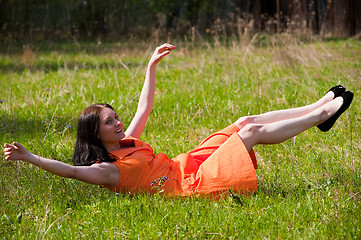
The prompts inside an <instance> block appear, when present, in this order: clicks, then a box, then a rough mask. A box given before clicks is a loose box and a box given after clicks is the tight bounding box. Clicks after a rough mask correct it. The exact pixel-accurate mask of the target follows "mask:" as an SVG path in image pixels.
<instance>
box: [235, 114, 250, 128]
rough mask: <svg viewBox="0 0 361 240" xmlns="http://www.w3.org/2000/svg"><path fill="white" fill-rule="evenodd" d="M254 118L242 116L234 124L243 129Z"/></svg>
mask: <svg viewBox="0 0 361 240" xmlns="http://www.w3.org/2000/svg"><path fill="white" fill-rule="evenodd" d="M253 118H254V117H253V116H244V117H240V118H239V119H238V120H237V121H236V122H235V123H234V124H235V125H236V126H237V127H238V128H239V129H242V128H244V126H246V125H248V124H250V123H252V121H253Z"/></svg>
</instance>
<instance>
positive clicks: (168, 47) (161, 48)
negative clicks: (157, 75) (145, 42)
mask: <svg viewBox="0 0 361 240" xmlns="http://www.w3.org/2000/svg"><path fill="white" fill-rule="evenodd" d="M174 48H175V46H173V45H172V44H169V43H164V44H163V45H161V46H159V47H158V51H159V52H160V53H163V52H164V51H166V50H169V51H170V50H173V49H174Z"/></svg>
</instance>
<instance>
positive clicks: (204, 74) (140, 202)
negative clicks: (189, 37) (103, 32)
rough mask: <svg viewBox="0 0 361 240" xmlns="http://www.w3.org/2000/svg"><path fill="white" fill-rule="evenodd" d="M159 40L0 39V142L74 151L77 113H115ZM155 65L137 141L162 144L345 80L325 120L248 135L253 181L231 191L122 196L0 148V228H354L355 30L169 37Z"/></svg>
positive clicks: (212, 232)
mask: <svg viewBox="0 0 361 240" xmlns="http://www.w3.org/2000/svg"><path fill="white" fill-rule="evenodd" d="M156 44H157V43H149V42H148V43H147V42H137V43H126V42H119V43H102V44H101V45H97V44H92V43H81V42H80V43H76V44H67V43H52V44H50V45H38V46H28V47H26V48H16V47H11V48H10V47H9V48H3V52H2V54H1V55H0V72H1V73H0V74H1V75H0V84H1V88H0V100H1V102H2V103H1V104H0V116H1V118H0V127H1V129H0V142H1V143H2V144H3V143H5V142H12V141H18V142H20V143H22V144H23V145H25V146H26V147H27V148H28V149H29V150H30V151H33V152H35V153H37V154H39V155H42V156H45V157H49V158H54V159H59V160H61V161H64V162H66V163H70V162H71V154H72V148H73V145H74V139H75V134H76V119H77V116H78V115H79V113H80V111H81V110H82V109H83V108H84V107H86V106H87V105H89V104H92V103H96V102H107V103H110V104H112V105H113V106H114V107H115V109H116V110H117V111H118V113H119V115H120V116H121V118H122V120H123V121H124V123H125V125H127V124H129V122H130V121H131V119H132V117H133V114H134V112H135V110H136V107H137V99H138V97H139V94H140V90H141V87H142V83H143V78H144V73H145V69H146V64H147V61H148V58H149V57H150V54H151V52H152V51H153V49H154V47H155V46H156ZM175 45H176V47H177V48H176V50H175V51H174V52H172V53H171V55H170V56H168V57H167V58H166V59H163V60H162V62H161V63H160V64H159V66H158V68H157V71H158V72H157V79H158V82H157V90H156V96H155V105H154V109H153V112H152V114H151V117H150V119H149V121H148V123H147V126H146V129H145V131H144V133H143V135H142V140H144V141H145V142H147V143H149V144H150V145H151V146H153V148H154V150H155V152H156V153H159V152H164V153H166V154H167V155H168V156H169V157H175V156H176V155H177V154H179V153H182V152H186V151H189V150H190V149H192V148H194V147H195V146H196V145H197V144H198V143H199V142H200V141H201V140H202V139H203V138H205V137H206V136H207V135H209V134H210V133H212V132H214V131H216V130H218V129H220V128H223V127H225V126H227V125H228V124H230V123H232V122H233V121H235V120H236V119H237V118H238V117H240V116H244V115H250V114H258V113H262V112H266V111H270V110H277V109H283V108H290V107H299V106H303V105H305V104H309V103H312V102H314V101H316V100H317V99H318V98H320V97H321V96H323V95H324V94H325V92H326V91H327V90H328V89H329V88H330V87H331V86H334V85H336V84H344V85H345V86H346V87H347V88H348V89H350V90H352V91H354V93H355V99H354V102H353V104H352V105H351V107H350V109H349V110H348V111H347V112H346V113H345V114H343V115H342V116H341V118H340V119H339V120H338V122H337V123H336V125H335V126H334V128H333V129H332V130H331V131H329V132H328V133H321V132H320V131H319V130H318V129H317V128H314V129H310V130H308V131H306V132H304V133H302V134H300V135H299V136H297V137H295V138H293V139H291V140H289V141H287V142H285V143H283V144H280V145H273V146H257V147H256V148H255V151H256V153H257V157H258V163H259V170H257V175H258V184H259V189H258V191H257V193H255V194H252V195H245V196H241V200H242V204H237V203H235V202H233V201H232V200H231V199H228V200H221V201H215V200H208V199H197V198H194V197H191V198H175V199H165V198H163V197H162V196H159V195H156V196H147V195H146V196H123V195H119V194H115V193H112V192H110V191H108V190H106V189H103V188H99V187H97V186H91V185H87V184H84V183H81V182H78V181H75V180H71V179H63V178H59V177H56V176H53V175H51V174H48V173H46V172H44V171H42V170H39V169H38V168H35V167H32V166H30V165H28V164H24V163H22V162H5V161H4V160H3V161H0V165H1V166H0V179H1V197H0V204H1V215H2V218H1V220H0V237H1V238H3V239H9V238H14V239H29V238H30V239H34V238H35V239H44V238H55V239H63V238H65V239H67V238H70V239H72V238H86V239H94V238H100V239H103V238H104V239H105V238H126V239H128V238H131V239H133V238H143V239H145V238H164V239H168V238H173V239H183V238H185V239H189V238H198V239H204V238H212V239H214V238H215V239H220V238H230V239H239V238H251V239H253V238H256V239H259V238H306V239H307V238H310V239H314V238H347V239H349V238H351V239H352V238H354V239H357V238H360V237H361V227H360V226H361V221H360V220H361V219H360V215H361V214H360V212H361V205H360V203H361V193H360V190H361V169H360V167H361V166H360V155H361V154H360V153H361V150H360V146H361V143H360V120H361V117H360V110H361V107H360V99H359V95H360V91H361V79H360V76H361V74H360V71H361V70H360V69H361V68H360V60H361V57H360V56H361V44H360V42H359V41H351V40H343V41H341V40H340V41H328V42H320V41H311V42H302V41H300V40H299V38H295V37H293V36H289V35H275V36H261V35H258V36H256V37H255V38H254V39H249V40H248V41H241V42H240V41H236V40H231V41H225V40H222V39H217V41H214V42H211V41H196V40H193V41H190V42H184V41H179V42H175Z"/></svg>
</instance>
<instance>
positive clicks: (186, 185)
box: [105, 124, 257, 197]
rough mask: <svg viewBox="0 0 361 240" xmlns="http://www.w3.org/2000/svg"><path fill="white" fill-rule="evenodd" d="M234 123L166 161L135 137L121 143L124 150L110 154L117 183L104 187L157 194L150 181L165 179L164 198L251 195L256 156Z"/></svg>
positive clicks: (126, 191) (161, 155)
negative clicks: (117, 178)
mask: <svg viewBox="0 0 361 240" xmlns="http://www.w3.org/2000/svg"><path fill="white" fill-rule="evenodd" d="M237 131H239V129H238V127H237V126H236V125H234V124H232V125H230V126H229V127H227V128H225V129H223V130H221V131H219V132H217V133H215V134H212V135H211V136H209V137H208V138H206V139H205V140H204V141H203V142H202V143H201V144H200V145H199V146H198V147H197V148H195V149H194V150H192V151H190V152H188V153H183V154H180V155H178V156H177V157H175V158H173V159H169V158H168V157H167V156H166V155H165V154H163V153H159V154H157V155H154V153H153V149H152V148H151V147H150V146H149V145H148V144H146V143H144V142H142V141H140V140H139V139H136V138H132V137H130V138H127V139H125V140H121V141H120V145H121V146H122V147H123V148H122V149H120V150H116V151H112V152H111V153H110V154H111V155H113V156H115V157H116V158H117V160H116V161H115V162H113V163H114V164H115V165H116V166H117V168H118V169H119V172H120V181H119V183H118V184H117V185H115V186H105V187H106V188H108V189H110V190H112V191H115V192H119V193H156V192H157V189H155V188H154V186H153V187H152V182H153V181H154V180H157V179H159V178H161V177H167V178H168V179H169V180H166V181H165V182H164V183H163V187H162V188H163V189H164V194H166V195H167V196H190V195H196V196H210V197H217V196H219V195H220V194H222V193H224V192H227V191H228V190H229V189H231V190H232V191H234V192H254V191H255V190H256V189H257V179H256V173H255V169H257V162H256V157H255V155H254V152H253V150H251V152H248V151H247V149H246V148H245V146H244V144H243V142H242V140H241V138H240V137H239V136H238V134H237Z"/></svg>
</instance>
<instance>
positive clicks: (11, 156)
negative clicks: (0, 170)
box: [4, 142, 31, 161]
mask: <svg viewBox="0 0 361 240" xmlns="http://www.w3.org/2000/svg"><path fill="white" fill-rule="evenodd" d="M4 154H5V160H24V161H26V160H27V158H29V156H30V155H31V153H30V152H29V151H27V150H26V149H25V148H24V147H23V146H22V145H21V144H20V143H17V142H14V143H13V144H8V143H5V145H4Z"/></svg>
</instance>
